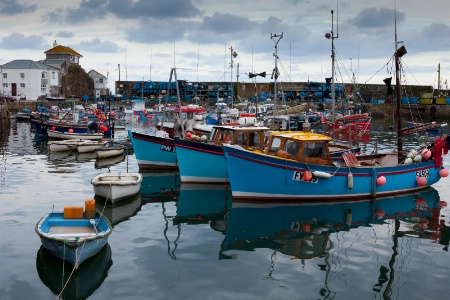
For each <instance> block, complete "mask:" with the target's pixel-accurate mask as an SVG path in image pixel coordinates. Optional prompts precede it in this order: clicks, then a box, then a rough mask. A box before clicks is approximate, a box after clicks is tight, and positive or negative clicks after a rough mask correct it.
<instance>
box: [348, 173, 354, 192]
mask: <svg viewBox="0 0 450 300" xmlns="http://www.w3.org/2000/svg"><path fill="white" fill-rule="evenodd" d="M347 180H348V182H347V184H348V188H349V189H350V190H351V189H352V188H353V174H352V172H350V173H348V175H347Z"/></svg>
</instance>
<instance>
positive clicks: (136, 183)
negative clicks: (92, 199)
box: [91, 173, 142, 203]
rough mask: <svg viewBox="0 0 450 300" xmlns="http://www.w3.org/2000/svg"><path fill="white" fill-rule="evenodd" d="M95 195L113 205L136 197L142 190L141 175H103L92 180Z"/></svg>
mask: <svg viewBox="0 0 450 300" xmlns="http://www.w3.org/2000/svg"><path fill="white" fill-rule="evenodd" d="M91 183H92V185H93V187H94V193H95V194H96V195H97V196H100V197H103V198H105V199H108V200H109V201H111V202H112V203H114V202H116V201H118V200H121V199H125V198H128V197H130V196H133V195H136V194H137V193H139V191H140V189H141V183H142V175H141V174H140V173H102V174H98V175H97V176H95V177H94V179H92V180H91Z"/></svg>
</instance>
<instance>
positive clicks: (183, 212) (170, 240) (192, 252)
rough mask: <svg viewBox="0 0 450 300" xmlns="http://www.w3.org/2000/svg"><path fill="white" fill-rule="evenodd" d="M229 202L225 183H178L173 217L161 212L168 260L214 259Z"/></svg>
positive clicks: (228, 192)
mask: <svg viewBox="0 0 450 300" xmlns="http://www.w3.org/2000/svg"><path fill="white" fill-rule="evenodd" d="M231 202H232V198H231V190H230V189H229V185H228V184H184V183H183V184H181V186H180V192H179V199H178V203H177V205H176V214H175V217H172V216H171V214H170V213H167V212H165V213H164V218H165V219H166V226H167V227H166V230H165V231H164V233H165V238H166V240H167V253H168V254H169V255H170V256H171V257H172V259H174V260H177V259H181V260H209V259H213V260H216V259H217V253H219V254H220V244H221V243H222V241H223V238H224V233H225V229H226V224H227V219H228V212H229V209H230V207H231ZM170 221H172V225H173V226H170V227H169V223H170ZM192 225H195V226H192ZM211 228H212V229H213V230H214V231H211ZM170 229H172V230H170ZM169 230H170V232H169Z"/></svg>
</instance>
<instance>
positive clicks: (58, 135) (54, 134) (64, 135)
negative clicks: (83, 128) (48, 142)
mask: <svg viewBox="0 0 450 300" xmlns="http://www.w3.org/2000/svg"><path fill="white" fill-rule="evenodd" d="M47 135H48V137H49V138H51V139H59V140H72V139H80V140H101V139H103V133H75V132H74V133H70V132H60V131H56V130H51V129H47Z"/></svg>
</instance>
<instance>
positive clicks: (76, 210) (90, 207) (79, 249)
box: [35, 200, 112, 269]
mask: <svg viewBox="0 0 450 300" xmlns="http://www.w3.org/2000/svg"><path fill="white" fill-rule="evenodd" d="M88 201H89V202H88ZM35 230H36V233H37V234H38V235H39V237H40V238H41V242H42V245H43V246H44V247H45V248H46V249H47V250H49V251H50V252H51V253H52V254H53V255H54V256H56V257H59V258H61V259H64V260H66V261H68V262H69V263H70V264H72V265H73V266H74V268H75V269H77V268H78V266H79V265H80V264H82V263H83V262H84V261H86V260H87V259H88V258H90V257H92V256H94V255H95V254H97V253H98V252H99V251H100V250H101V249H102V248H103V247H104V246H105V245H106V244H107V242H108V237H109V235H110V234H111V232H112V226H111V224H110V222H109V220H108V219H106V218H105V217H104V216H103V215H101V214H100V213H99V212H98V211H96V210H95V201H94V200H86V212H84V211H83V207H82V206H73V207H68V206H66V207H64V212H51V213H47V214H46V215H45V216H44V217H42V219H41V220H40V221H39V222H38V223H37V224H36V229H35Z"/></svg>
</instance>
